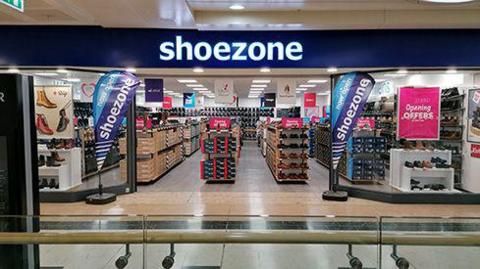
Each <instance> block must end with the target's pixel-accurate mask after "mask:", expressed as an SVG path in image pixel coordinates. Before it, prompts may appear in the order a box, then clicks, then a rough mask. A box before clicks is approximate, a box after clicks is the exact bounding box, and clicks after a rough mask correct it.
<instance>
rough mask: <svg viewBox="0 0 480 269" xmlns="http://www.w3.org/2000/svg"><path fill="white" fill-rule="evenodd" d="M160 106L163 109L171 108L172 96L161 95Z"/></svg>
mask: <svg viewBox="0 0 480 269" xmlns="http://www.w3.org/2000/svg"><path fill="white" fill-rule="evenodd" d="M162 107H163V108H164V109H171V108H172V97H170V96H165V97H163V105H162Z"/></svg>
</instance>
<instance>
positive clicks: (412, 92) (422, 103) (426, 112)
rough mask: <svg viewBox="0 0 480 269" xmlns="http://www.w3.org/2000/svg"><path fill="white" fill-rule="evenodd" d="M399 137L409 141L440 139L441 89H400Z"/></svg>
mask: <svg viewBox="0 0 480 269" xmlns="http://www.w3.org/2000/svg"><path fill="white" fill-rule="evenodd" d="M397 110H398V123H397V137H398V138H404V139H408V140H438V139H439V138H440V88H438V87H431V88H411V87H406V88H400V91H399V96H398V109H397Z"/></svg>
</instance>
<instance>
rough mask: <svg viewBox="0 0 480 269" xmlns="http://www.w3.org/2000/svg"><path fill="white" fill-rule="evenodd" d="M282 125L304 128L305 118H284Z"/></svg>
mask: <svg viewBox="0 0 480 269" xmlns="http://www.w3.org/2000/svg"><path fill="white" fill-rule="evenodd" d="M282 127H283V128H285V129H290V128H302V127H303V118H286V117H283V118H282Z"/></svg>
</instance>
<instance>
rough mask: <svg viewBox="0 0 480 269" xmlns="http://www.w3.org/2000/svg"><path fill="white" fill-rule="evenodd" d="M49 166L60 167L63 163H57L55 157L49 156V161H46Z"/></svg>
mask: <svg viewBox="0 0 480 269" xmlns="http://www.w3.org/2000/svg"><path fill="white" fill-rule="evenodd" d="M46 164H47V166H49V167H58V166H61V164H59V163H57V162H56V161H55V158H53V157H50V156H48V157H47V161H46Z"/></svg>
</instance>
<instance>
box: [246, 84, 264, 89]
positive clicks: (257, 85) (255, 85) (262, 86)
mask: <svg viewBox="0 0 480 269" xmlns="http://www.w3.org/2000/svg"><path fill="white" fill-rule="evenodd" d="M267 86H268V85H267V84H253V85H252V86H250V88H266V87H267Z"/></svg>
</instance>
